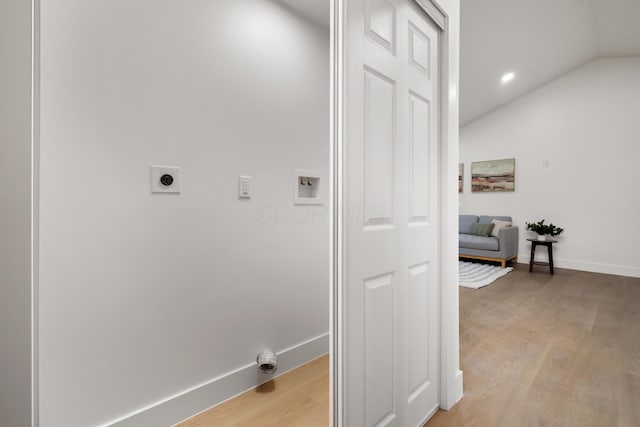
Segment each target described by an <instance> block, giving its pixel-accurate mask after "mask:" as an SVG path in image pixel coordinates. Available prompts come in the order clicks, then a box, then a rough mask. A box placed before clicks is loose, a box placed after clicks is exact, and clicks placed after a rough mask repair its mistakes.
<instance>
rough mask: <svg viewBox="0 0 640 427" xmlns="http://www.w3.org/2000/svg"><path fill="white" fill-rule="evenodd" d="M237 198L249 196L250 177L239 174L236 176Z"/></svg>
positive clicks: (247, 197)
mask: <svg viewBox="0 0 640 427" xmlns="http://www.w3.org/2000/svg"><path fill="white" fill-rule="evenodd" d="M238 198H240V199H250V198H251V177H250V176H243V175H240V176H239V177H238Z"/></svg>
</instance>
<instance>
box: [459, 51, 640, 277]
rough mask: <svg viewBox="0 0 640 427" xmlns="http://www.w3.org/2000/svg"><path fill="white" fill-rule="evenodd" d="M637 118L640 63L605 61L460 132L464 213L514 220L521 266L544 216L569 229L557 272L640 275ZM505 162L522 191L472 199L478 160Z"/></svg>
mask: <svg viewBox="0 0 640 427" xmlns="http://www.w3.org/2000/svg"><path fill="white" fill-rule="evenodd" d="M639 111H640V58H637V57H635V58H633V57H630V58H603V59H598V60H595V61H593V62H591V63H589V64H587V65H585V66H584V67H581V68H579V69H578V70H576V71H574V72H572V73H570V74H568V75H566V76H564V77H562V78H560V79H558V80H555V81H553V82H551V83H549V84H548V85H546V86H543V87H542V88H540V89H538V90H536V91H534V92H532V93H530V94H528V95H526V96H524V97H522V98H520V99H518V100H516V101H514V102H513V103H511V104H508V105H506V106H505V107H502V108H500V109H498V110H496V111H494V112H492V113H490V114H489V115H487V116H484V117H482V118H480V119H479V120H476V121H474V122H472V123H470V124H468V125H466V126H464V127H462V129H461V133H460V159H461V162H463V163H464V164H465V182H464V193H463V194H462V195H461V196H460V201H461V206H460V211H461V212H462V213H467V214H500V215H511V216H513V218H514V222H515V224H516V225H518V226H520V228H521V235H520V256H519V262H528V261H529V251H530V246H529V242H527V241H526V240H525V238H526V237H529V233H528V232H526V231H525V222H531V221H534V220H539V219H542V218H545V219H547V221H552V222H553V223H554V224H557V225H560V226H562V227H564V228H565V233H564V234H563V235H562V236H561V237H560V242H559V243H558V244H556V245H555V246H554V261H556V264H557V265H558V266H559V267H566V268H572V269H579V270H586V271H596V272H603V273H611V274H620V275H629V276H634V277H640V247H639V246H638V242H640V226H638V212H640V190H639V189H638V184H639V183H640V168H638V158H640V144H639V139H638V138H639V136H640V120H639V118H640V116H639V113H638V112H639ZM502 158H515V159H516V191H515V192H514V193H471V184H470V182H471V174H470V170H471V162H472V161H480V160H492V159H502ZM545 160H549V161H550V164H551V166H550V167H548V168H544V167H543V162H544V161H545ZM538 252H539V253H541V252H542V251H540V250H538ZM541 258H543V257H541Z"/></svg>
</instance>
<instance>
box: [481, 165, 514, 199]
mask: <svg viewBox="0 0 640 427" xmlns="http://www.w3.org/2000/svg"><path fill="white" fill-rule="evenodd" d="M515 184H516V159H502V160H489V161H486V162H473V163H471V191H472V192H474V193H476V192H492V191H515Z"/></svg>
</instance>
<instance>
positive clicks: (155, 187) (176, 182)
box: [151, 166, 180, 194]
mask: <svg viewBox="0 0 640 427" xmlns="http://www.w3.org/2000/svg"><path fill="white" fill-rule="evenodd" d="M163 175H171V177H172V178H173V182H172V183H171V185H164V184H162V182H160V178H162V176H163ZM151 192H152V193H174V194H179V193H180V168H179V167H178V166H151Z"/></svg>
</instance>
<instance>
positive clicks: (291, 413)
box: [178, 355, 330, 427]
mask: <svg viewBox="0 0 640 427" xmlns="http://www.w3.org/2000/svg"><path fill="white" fill-rule="evenodd" d="M329 415H330V414H329V356H328V355H325V356H322V357H320V358H318V359H316V360H313V361H311V362H309V363H307V364H305V365H303V366H301V367H299V368H296V369H294V370H292V371H290V372H287V373H286V374H284V375H281V376H279V377H278V378H276V379H274V380H271V381H269V382H267V383H265V384H263V385H261V386H259V387H258V388H256V389H254V390H250V391H247V392H246V393H243V394H241V395H240V396H238V397H235V398H233V399H231V400H228V401H226V402H224V403H222V404H220V405H218V406H216V407H214V408H211V409H209V410H208V411H205V412H203V413H201V414H199V415H196V416H195V417H193V418H190V419H188V420H187V421H185V422H183V423H181V424H179V425H178V426H179V427H214V426H215V427H240V426H242V427H246V426H261V427H262V426H265V427H267V426H274V427H275V426H278V427H285V426H296V427H297V426H300V427H327V426H328V425H329V419H330V418H329Z"/></svg>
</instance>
